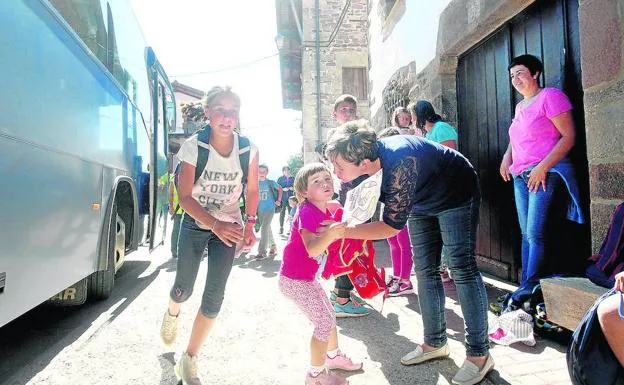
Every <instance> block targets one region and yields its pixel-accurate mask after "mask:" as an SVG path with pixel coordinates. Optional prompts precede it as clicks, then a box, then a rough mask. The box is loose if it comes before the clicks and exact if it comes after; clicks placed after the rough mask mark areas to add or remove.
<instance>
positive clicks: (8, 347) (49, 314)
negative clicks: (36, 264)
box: [0, 260, 175, 385]
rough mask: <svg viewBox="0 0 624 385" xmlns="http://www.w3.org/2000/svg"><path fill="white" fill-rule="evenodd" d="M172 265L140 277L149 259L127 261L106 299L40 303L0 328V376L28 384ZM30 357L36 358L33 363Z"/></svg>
mask: <svg viewBox="0 0 624 385" xmlns="http://www.w3.org/2000/svg"><path fill="white" fill-rule="evenodd" d="M171 264H172V262H171V261H168V262H166V263H164V264H162V265H161V266H159V267H158V268H157V269H155V270H154V272H152V273H151V274H149V275H147V276H142V274H143V273H144V272H145V271H146V270H147V269H148V267H149V265H150V262H149V261H132V260H130V261H126V263H124V266H123V267H122V268H121V269H120V270H119V272H118V273H117V275H116V276H115V288H114V289H113V293H112V294H111V296H110V297H109V298H108V299H107V300H104V301H97V302H91V301H87V303H86V304H84V305H82V306H75V307H58V306H52V305H47V304H42V305H39V306H38V307H36V308H34V309H33V310H31V311H29V312H28V313H26V314H24V315H22V316H21V317H19V318H17V319H15V320H13V321H12V322H10V323H9V324H7V325H5V326H3V327H2V328H0V341H1V342H0V378H1V379H3V380H5V379H6V380H7V382H8V383H10V384H11V385H24V384H26V383H28V382H29V381H30V380H31V379H32V378H33V377H34V376H35V375H36V374H37V373H39V372H40V371H41V370H43V368H45V367H46V366H47V365H48V364H49V363H50V362H51V361H52V359H54V357H55V356H56V355H57V354H58V353H59V352H60V351H62V350H63V349H65V348H66V347H67V346H69V345H71V344H72V343H74V342H75V341H76V340H78V338H79V337H80V336H82V335H83V334H84V333H85V331H86V330H87V329H89V328H90V327H91V326H92V324H93V323H94V321H95V320H96V319H98V318H99V317H100V316H101V315H102V314H104V313H106V312H107V311H108V310H109V309H110V308H111V307H112V306H113V305H115V304H117V303H119V306H117V307H116V308H115V309H114V310H113V311H112V312H111V313H110V315H108V321H107V322H103V323H102V326H101V327H100V329H98V330H96V331H94V332H93V335H92V336H91V337H90V338H93V337H94V336H95V335H97V334H98V333H99V332H100V331H101V330H102V328H104V327H105V326H106V325H108V324H109V323H110V322H112V321H113V320H114V319H115V318H117V316H119V315H120V314H122V313H123V312H124V310H125V309H126V308H127V307H128V306H129V305H130V304H131V303H132V302H133V301H134V300H135V299H136V298H137V297H138V296H139V295H140V294H141V292H143V290H145V289H146V288H147V287H148V286H149V285H150V283H151V282H152V281H154V279H155V278H156V277H157V276H158V274H159V272H160V270H162V269H171V268H172V267H171ZM174 266H175V264H174ZM168 271H170V270H168ZM33 357H36V361H35V362H33V359H32V358H33ZM13 373H19V378H17V377H15V378H12V377H11V374H13ZM2 383H4V382H2Z"/></svg>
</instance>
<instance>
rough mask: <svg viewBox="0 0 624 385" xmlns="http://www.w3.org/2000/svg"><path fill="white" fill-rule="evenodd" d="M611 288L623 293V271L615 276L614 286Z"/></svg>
mask: <svg viewBox="0 0 624 385" xmlns="http://www.w3.org/2000/svg"><path fill="white" fill-rule="evenodd" d="M613 288H614V289H615V290H617V291H619V292H621V293H624V271H623V272H621V273H617V274H616V275H615V286H613Z"/></svg>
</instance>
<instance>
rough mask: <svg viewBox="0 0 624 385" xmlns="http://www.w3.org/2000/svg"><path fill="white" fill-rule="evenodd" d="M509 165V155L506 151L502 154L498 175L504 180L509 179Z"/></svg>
mask: <svg viewBox="0 0 624 385" xmlns="http://www.w3.org/2000/svg"><path fill="white" fill-rule="evenodd" d="M509 166H511V156H510V155H509V154H507V153H505V155H504V156H503V160H502V161H501V165H500V170H499V172H500V175H501V177H503V180H504V181H505V182H509V181H510V180H511V172H509Z"/></svg>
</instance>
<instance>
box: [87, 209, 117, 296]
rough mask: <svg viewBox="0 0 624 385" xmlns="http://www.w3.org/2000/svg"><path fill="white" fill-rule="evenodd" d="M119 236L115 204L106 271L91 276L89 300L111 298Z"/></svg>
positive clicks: (109, 228)
mask: <svg viewBox="0 0 624 385" xmlns="http://www.w3.org/2000/svg"><path fill="white" fill-rule="evenodd" d="M116 235H117V205H115V204H113V209H112V212H111V221H110V223H109V226H108V247H107V250H106V253H107V256H106V257H107V259H108V263H107V268H106V270H102V271H96V272H95V273H93V274H91V275H90V276H89V282H88V285H87V290H88V293H87V298H89V299H93V300H103V299H107V298H108V297H110V295H111V293H112V292H113V286H115V238H116Z"/></svg>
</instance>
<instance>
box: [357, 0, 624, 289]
mask: <svg viewBox="0 0 624 385" xmlns="http://www.w3.org/2000/svg"><path fill="white" fill-rule="evenodd" d="M423 3H424V2H419V1H416V0H395V1H392V0H372V1H371V2H370V5H369V7H370V13H369V20H370V46H369V50H370V81H371V89H370V108H371V116H372V118H371V120H372V122H373V124H374V125H376V126H382V125H385V124H387V123H388V122H389V117H388V112H389V111H391V106H393V105H397V104H404V103H407V102H408V101H415V100H418V99H427V100H430V101H431V102H432V103H433V104H434V106H435V108H436V110H437V111H438V112H440V113H441V115H442V116H443V117H444V118H445V119H446V120H448V121H449V122H450V123H452V124H454V125H457V126H459V127H458V131H459V132H460V149H461V147H462V143H461V142H462V129H463V128H462V124H461V123H462V121H465V119H466V115H469V114H472V115H479V116H478V117H476V118H475V119H481V118H482V116H481V114H476V113H474V111H473V112H472V113H471V112H470V111H467V110H465V109H462V108H463V107H462V105H464V104H466V103H467V102H466V99H470V95H467V94H465V92H466V90H465V88H466V87H465V86H466V84H465V83H462V81H464V82H465V81H466V80H462V77H464V79H465V72H466V71H468V70H470V66H471V65H473V64H474V63H481V64H480V65H483V66H485V67H484V70H483V71H482V73H483V79H480V80H479V81H481V80H482V81H483V84H484V85H488V86H489V84H490V82H492V83H496V84H502V83H504V82H509V77H508V74H507V73H505V71H506V65H505V64H504V63H498V62H497V63H496V65H497V66H499V67H497V68H503V70H502V71H499V70H497V71H496V73H494V72H493V71H488V69H487V66H490V67H491V63H490V62H489V61H488V60H489V59H488V58H490V57H492V58H494V59H492V60H498V61H499V62H502V61H505V60H506V61H507V63H508V60H510V59H511V55H512V53H513V52H514V50H515V51H517V52H521V51H518V49H526V52H528V53H533V52H532V50H533V49H532V48H531V46H530V45H531V43H532V40H531V37H530V36H529V32H528V31H529V26H527V25H528V24H531V23H533V24H535V23H538V24H539V20H542V19H539V18H537V17H535V16H532V15H535V14H538V13H539V12H549V15H548V17H551V18H553V19H556V20H563V22H562V25H563V27H562V30H556V31H555V32H552V31H550V30H549V28H553V27H552V25H549V24H547V23H545V22H544V21H543V20H542V21H541V23H542V25H538V27H537V28H538V30H540V31H541V35H540V36H541V39H542V40H543V44H544V47H546V44H547V43H548V41H547V40H548V39H551V38H553V37H556V35H557V34H558V33H561V34H564V35H566V37H565V38H564V39H563V43H562V44H563V45H562V46H561V47H560V48H561V49H560V50H559V51H557V50H553V49H547V48H541V50H538V51H539V52H538V55H539V54H540V53H541V56H542V57H554V59H556V60H559V57H558V56H560V57H561V60H562V65H561V68H562V69H561V68H560V69H547V70H545V72H548V73H545V77H546V78H545V79H543V84H544V83H545V85H546V86H553V85H554V86H557V87H560V88H563V89H566V90H568V89H577V90H578V92H573V93H572V95H569V96H570V97H571V99H573V105H575V106H577V107H578V108H579V109H580V111H577V139H578V140H577V143H578V145H577V150H578V149H580V151H581V152H582V154H580V155H579V157H578V158H579V159H580V160H579V161H578V162H577V168H579V174H580V175H581V179H584V182H585V184H586V187H585V190H586V191H584V193H585V195H586V206H587V214H588V215H587V216H588V217H589V218H590V221H589V222H590V225H589V227H590V230H591V250H587V253H586V254H589V253H590V252H594V253H595V252H596V251H597V250H598V248H599V247H600V243H601V241H602V239H603V237H604V235H605V233H606V229H607V226H608V224H609V222H610V217H611V214H612V212H613V209H614V208H615V206H616V205H617V204H618V203H620V202H622V200H624V127H623V126H624V86H623V85H624V71H623V66H622V61H623V60H624V49H623V48H624V46H623V44H622V36H623V34H622V31H623V29H624V2H622V1H620V0H544V1H538V2H536V1H532V0H452V1H447V0H444V1H441V6H442V7H441V8H440V9H434V10H431V9H430V10H429V11H428V12H427V13H425V14H426V15H428V17H427V18H424V19H423V17H422V15H423V11H426V10H424V8H423V7H425V5H424V4H423ZM436 3H437V2H436ZM382 8H385V9H386V10H387V9H388V8H389V9H390V11H386V13H387V16H390V18H388V17H383V18H380V17H379V15H380V14H383V12H381V9H382ZM538 8H539V9H538ZM534 9H537V10H535V11H534ZM553 12H554V13H556V14H553ZM540 17H542V16H540ZM544 17H545V16H544ZM531 18H536V19H537V20H538V21H535V22H533V21H532V19H531ZM429 19H433V21H434V23H435V24H436V25H435V26H433V27H432V26H431V25H428V26H425V27H423V28H426V29H425V30H420V31H418V30H417V29H418V28H419V27H418V26H417V23H418V21H419V20H420V21H421V22H424V23H427V22H428V20H429ZM410 26H412V27H410ZM519 28H526V31H527V32H522V33H525V34H526V36H524V37H523V38H524V39H525V40H524V41H523V44H525V45H526V47H520V48H518V47H516V46H505V45H504V44H505V42H504V41H502V40H501V41H502V43H501V44H499V46H496V45H495V43H492V40H495V39H498V38H501V39H507V38H509V39H514V38H515V36H513V34H514V33H515V32H514V31H515V30H517V29H519ZM531 28H534V29H535V28H536V27H535V26H534V25H533V26H532V27H531ZM540 28H541V29H540ZM506 34H508V35H509V37H508V36H506ZM496 44H497V43H496ZM415 45H420V47H419V48H416V47H415ZM497 47H503V55H502V56H496V55H498V54H499V52H498V51H496V49H497ZM575 47H576V48H575ZM505 49H507V50H508V53H507V54H505V52H504V50H505ZM423 50H425V51H426V50H428V51H427V52H429V54H426V52H425V51H423ZM479 50H481V51H479ZM423 52H425V54H423ZM521 53H524V52H521ZM481 54H482V56H480V55H481ZM472 58H475V60H483V61H482V62H478V61H474V62H473V61H470V60H472ZM481 58H482V59H481ZM557 70H560V71H561V73H560V74H558V75H557V76H556V77H554V78H548V75H550V74H553V73H554V72H557ZM493 77H496V79H495V81H494V80H492V79H493ZM471 81H472V80H471ZM458 82H459V83H458ZM574 83H576V84H574ZM471 86H473V88H474V85H471ZM566 87H567V88H566ZM574 87H576V88H574ZM509 89H510V91H509V93H508V99H509V101H508V103H509V105H508V107H509V108H506V109H503V111H502V112H501V110H500V109H499V110H497V111H495V112H494V113H495V114H496V113H499V115H500V116H501V117H502V118H501V119H502V120H500V121H503V122H505V124H507V126H506V127H508V121H510V119H511V116H510V115H511V114H512V113H513V106H514V105H515V103H516V102H517V101H519V100H518V96H517V95H515V94H514V92H513V89H512V88H509ZM567 92H569V91H567ZM468 103H469V102H468ZM499 108H500V107H499ZM507 110H509V111H507ZM485 113H487V111H486V112H485ZM462 119H463V120H462ZM506 127H504V125H503V127H498V130H499V133H498V134H497V135H499V147H505V146H506V142H504V140H508V138H507V139H505V138H504V137H503V133H504V132H506ZM477 140H481V139H477ZM464 144H465V143H464ZM479 145H480V143H479ZM499 151H500V149H499ZM492 159H497V156H496V154H494V156H493V158H492ZM495 163H496V162H492V164H490V165H489V166H491V168H492V169H494V168H495V167H494V166H497V164H495ZM482 178H485V179H488V178H496V175H485V176H483V175H482ZM499 178H500V177H499ZM492 180H493V179H492ZM488 183H495V182H491V181H490V180H489V179H488ZM496 183H497V182H496ZM499 193H500V194H503V191H502V190H501V191H500V192H499ZM508 193H509V192H506V194H507V195H509V194H508ZM505 196H506V195H505ZM496 199H499V198H496ZM504 199H507V200H513V197H512V196H506V198H504ZM492 215H493V214H492ZM510 215H512V216H513V213H511V214H510ZM481 216H482V220H481V223H483V212H482V215H481ZM514 220H515V218H514ZM492 226H494V224H492ZM498 230H500V231H503V230H505V229H502V230H501V229H500V228H499V229H498ZM587 232H588V233H589V230H588V231H587ZM493 263H494V262H493ZM499 267H500V266H499ZM516 267H517V266H516ZM512 268H513V266H512ZM501 269H502V270H500V271H503V270H504V269H503V268H502V267H501ZM510 270H512V269H510ZM508 273H509V275H508V276H507V277H509V278H510V279H511V280H515V278H514V273H513V272H508ZM501 274H502V273H501Z"/></svg>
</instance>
